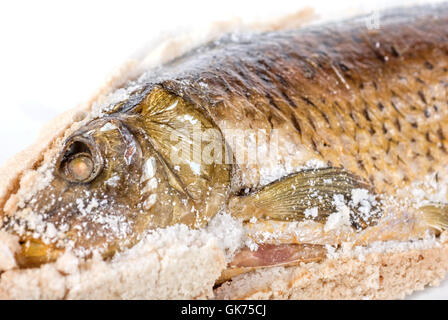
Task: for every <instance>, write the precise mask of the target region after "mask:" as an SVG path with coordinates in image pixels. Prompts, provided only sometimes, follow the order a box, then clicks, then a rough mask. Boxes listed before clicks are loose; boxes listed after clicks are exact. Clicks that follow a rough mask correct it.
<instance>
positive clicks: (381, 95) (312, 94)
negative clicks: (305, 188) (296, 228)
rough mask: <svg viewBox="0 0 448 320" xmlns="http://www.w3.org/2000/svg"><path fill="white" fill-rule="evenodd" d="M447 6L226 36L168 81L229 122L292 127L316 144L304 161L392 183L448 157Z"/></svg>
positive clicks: (384, 185) (299, 137)
mask: <svg viewBox="0 0 448 320" xmlns="http://www.w3.org/2000/svg"><path fill="white" fill-rule="evenodd" d="M447 16H448V14H447V8H446V5H444V6H441V7H438V8H437V9H424V12H423V13H422V12H417V10H413V9H409V12H406V13H405V14H400V15H397V13H396V12H395V13H394V12H392V13H388V14H385V15H384V16H381V29H380V30H373V31H372V30H368V29H367V28H366V26H365V22H364V20H362V19H355V20H354V21H347V22H345V23H337V24H331V25H329V26H327V27H325V28H322V27H321V26H319V27H311V28H305V29H301V30H297V31H284V32H275V33H266V34H261V35H254V36H253V38H251V40H250V42H247V41H245V40H243V41H241V42H238V41H236V42H229V43H223V44H221V43H220V44H219V45H216V46H212V47H211V48H209V49H208V50H207V49H205V50H204V49H203V50H201V51H200V52H199V53H197V54H189V55H187V56H185V57H181V58H179V59H176V61H175V62H173V63H172V67H173V68H176V70H177V73H178V74H179V75H181V76H180V78H179V80H167V81H165V82H163V83H162V85H163V86H164V87H165V88H167V89H169V90H171V91H173V92H175V93H176V94H179V95H182V96H184V97H188V98H190V99H192V100H193V101H195V102H196V103H197V104H199V105H201V106H203V107H205V108H207V111H208V112H209V113H210V115H211V116H212V118H213V119H214V120H215V121H216V122H217V123H218V124H220V125H221V126H226V127H227V128H229V127H230V128H259V129H260V128H265V129H267V130H269V129H278V130H280V131H281V132H282V134H283V132H285V136H286V132H288V133H289V134H288V138H291V139H289V141H288V143H291V144H293V145H297V146H301V147H305V148H306V149H307V151H309V154H310V155H308V156H307V157H304V159H303V161H300V159H299V160H298V159H293V160H294V161H295V162H297V165H299V166H300V165H301V164H303V163H304V162H305V161H306V160H307V159H308V158H309V157H315V158H318V159H323V160H325V161H330V162H331V164H332V165H334V166H342V167H344V168H346V169H348V170H350V171H351V172H354V173H356V174H359V175H360V176H362V177H364V178H366V179H370V180H371V181H372V182H373V183H374V184H375V186H376V188H377V189H378V190H379V191H380V192H389V193H390V192H393V191H394V189H395V188H396V187H400V186H403V185H406V184H408V183H409V182H411V181H412V180H413V179H415V177H416V176H420V175H422V174H424V173H430V172H434V171H437V169H438V168H441V167H442V166H445V165H446V164H447V163H446V160H445V159H446V156H447V150H446V143H447V141H446V136H447V130H448V129H447V127H448V126H447V124H448V111H447V110H448V107H447V90H446V83H447V81H448V72H447V68H448V17H447ZM186 60H189V61H188V62H186ZM191 60H193V61H196V62H197V63H193V62H192V61H191ZM184 65H185V66H187V68H184V69H183V68H182V67H183V66H184ZM190 66H191V69H190V68H189V67H190ZM168 68H170V66H169V65H168ZM185 79H186V80H188V82H189V83H190V84H191V85H190V86H185V85H184V82H183V81H184V80H185ZM198 81H201V82H202V83H205V84H206V85H207V86H206V87H205V88H200V89H199V88H197V87H196V85H195V84H196V83H197V82H198ZM198 91H200V92H198ZM434 106H437V108H436V109H435V108H434ZM428 110H431V112H429V111H428ZM242 115H244V117H242ZM291 131H293V132H295V134H294V136H292V135H291ZM285 156H287V155H285ZM242 167H243V168H244V164H243V165H242ZM255 167H256V166H255ZM243 170H244V169H243ZM245 184H246V185H250V186H253V185H257V181H256V180H255V181H245Z"/></svg>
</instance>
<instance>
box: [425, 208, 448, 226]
mask: <svg viewBox="0 0 448 320" xmlns="http://www.w3.org/2000/svg"><path fill="white" fill-rule="evenodd" d="M420 210H421V211H422V212H423V217H424V219H425V221H426V223H427V224H428V225H429V226H431V227H433V228H434V229H437V230H439V231H444V230H448V203H441V202H433V203H430V204H428V205H425V206H423V207H420Z"/></svg>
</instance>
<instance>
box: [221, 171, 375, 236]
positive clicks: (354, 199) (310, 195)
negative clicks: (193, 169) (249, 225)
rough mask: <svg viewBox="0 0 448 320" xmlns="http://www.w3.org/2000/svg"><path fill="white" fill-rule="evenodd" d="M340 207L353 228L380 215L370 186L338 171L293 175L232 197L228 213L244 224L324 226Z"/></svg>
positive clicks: (369, 222)
mask: <svg viewBox="0 0 448 320" xmlns="http://www.w3.org/2000/svg"><path fill="white" fill-rule="evenodd" d="M344 204H345V205H346V208H348V209H349V211H350V222H351V224H352V225H353V226H355V227H356V228H366V227H367V226H369V225H372V224H374V223H375V222H376V220H377V219H378V218H379V216H380V213H381V209H380V208H379V202H378V201H377V199H376V195H374V193H373V188H372V186H371V185H370V184H369V183H368V182H366V181H365V180H363V179H362V178H361V177H359V176H355V175H353V174H351V173H349V172H347V171H345V170H344V169H341V168H321V169H312V170H304V171H301V172H298V173H295V174H293V175H290V176H288V177H286V178H283V179H280V180H277V181H275V182H273V183H271V184H269V185H267V186H265V187H263V188H262V189H260V190H258V191H255V192H252V193H250V194H248V195H243V196H235V197H233V198H232V199H231V200H230V204H229V209H230V212H231V214H232V215H234V216H236V217H239V218H243V220H245V221H247V220H250V219H251V218H252V217H256V218H261V219H274V220H295V221H301V220H304V219H307V218H309V219H313V220H315V221H318V222H322V223H325V222H326V220H327V217H328V216H329V215H330V214H331V213H333V212H336V211H337V210H340V209H341V205H344Z"/></svg>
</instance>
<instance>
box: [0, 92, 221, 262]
mask: <svg viewBox="0 0 448 320" xmlns="http://www.w3.org/2000/svg"><path fill="white" fill-rule="evenodd" d="M173 99H175V100H176V99H178V98H177V97H174V96H172V97H171V98H170V99H162V100H160V99H158V100H157V99H156V100H154V99H152V100H151V99H146V100H145V101H143V102H142V103H144V104H147V105H145V108H142V107H140V108H137V109H136V110H137V111H135V112H128V113H114V114H111V115H107V116H104V117H102V118H99V119H96V120H92V121H91V122H90V123H88V124H87V125H85V126H84V127H83V128H81V129H79V130H78V131H76V132H74V133H73V134H72V135H71V136H70V137H68V138H67V139H66V140H65V142H64V143H63V145H62V147H61V150H60V152H59V154H58V156H57V159H56V161H55V166H54V168H53V169H52V170H53V174H52V176H53V178H52V180H51V182H49V184H48V185H47V186H45V188H42V189H41V190H40V191H38V192H36V193H35V194H34V195H33V196H32V197H31V198H30V199H29V200H27V201H26V203H25V204H24V205H23V206H22V208H21V210H19V212H18V214H15V215H14V216H10V217H6V220H5V219H4V225H3V228H6V229H7V230H8V231H12V232H14V233H16V234H18V235H19V236H20V239H21V245H22V250H21V252H20V253H19V254H18V255H17V257H16V260H17V261H18V263H19V265H21V266H24V267H28V266H38V265H40V264H42V263H46V262H49V261H54V260H55V259H57V257H59V256H60V255H61V253H62V252H64V251H65V250H66V249H68V248H69V249H71V250H73V251H75V252H76V253H77V254H78V255H81V256H85V257H89V256H91V255H92V254H95V253H96V252H98V253H99V254H101V255H102V256H103V257H106V258H107V257H111V256H113V255H114V254H115V253H116V252H117V251H120V250H122V249H124V248H128V247H131V246H133V245H134V244H135V243H136V242H138V241H139V240H141V239H142V237H144V235H145V234H147V231H150V230H154V229H156V228H159V227H166V226H170V225H173V224H176V223H183V224H186V225H187V226H189V227H193V228H194V227H200V226H203V225H204V224H206V223H207V222H208V221H209V219H210V218H211V217H212V216H213V215H214V214H216V213H217V212H218V210H219V209H220V207H222V205H223V203H224V201H225V199H226V197H227V195H228V192H229V185H230V170H229V168H230V165H227V164H214V163H212V164H199V165H198V167H194V166H193V167H192V163H191V162H188V161H187V162H186V163H179V164H178V165H176V163H174V162H173V160H172V159H170V157H169V152H168V151H170V150H171V149H176V145H178V144H179V143H181V144H182V145H185V143H186V144H187V145H189V144H191V143H192V141H186V140H188V139H189V137H188V136H187V135H182V137H181V138H182V139H180V142H179V141H171V140H172V139H168V138H167V137H168V135H167V134H164V135H161V136H158V135H157V134H156V132H160V131H163V128H158V127H157V128H156V127H155V126H157V125H159V124H160V121H159V120H160V119H159V120H154V119H153V121H150V118H151V115H150V114H147V113H144V112H143V109H145V110H146V111H147V110H148V108H152V107H154V106H153V104H154V103H157V104H159V107H160V104H163V103H164V101H165V100H166V101H165V102H167V101H168V102H169V104H170V105H169V106H168V107H170V106H172V105H173ZM179 99H180V98H179ZM176 106H179V108H178V109H177V112H180V113H182V112H187V113H188V116H187V118H188V119H191V118H194V119H196V118H197V119H199V120H198V121H205V122H207V121H208V120H207V119H205V118H203V117H202V115H201V114H200V113H198V112H196V111H195V110H193V109H191V108H187V109H188V111H185V110H184V109H183V108H182V101H181V100H179V101H178V103H176ZM170 110H173V109H170ZM157 114H160V112H157ZM183 117H185V114H183V115H182V114H181V115H179V119H183ZM195 117H196V118H195ZM170 119H172V118H171V117H170ZM170 121H171V122H172V120H170ZM207 123H208V124H210V123H209V122H207ZM191 139H193V138H191ZM192 168H193V169H192Z"/></svg>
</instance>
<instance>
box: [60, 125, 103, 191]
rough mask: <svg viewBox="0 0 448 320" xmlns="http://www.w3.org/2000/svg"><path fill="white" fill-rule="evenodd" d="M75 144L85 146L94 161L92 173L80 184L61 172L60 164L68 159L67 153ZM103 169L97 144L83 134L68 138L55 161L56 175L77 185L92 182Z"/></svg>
mask: <svg viewBox="0 0 448 320" xmlns="http://www.w3.org/2000/svg"><path fill="white" fill-rule="evenodd" d="M76 142H79V143H82V144H84V145H86V146H87V148H88V150H89V153H90V155H91V156H92V159H93V161H94V167H93V171H92V173H91V174H90V176H89V177H88V178H87V179H85V180H83V181H81V182H80V181H73V180H71V179H70V178H69V177H67V176H66V175H65V174H63V173H62V172H61V171H62V170H61V164H62V163H63V162H64V161H65V160H67V158H68V157H69V156H68V155H67V153H69V149H70V147H71V146H72V145H73V144H74V143H76ZM103 168H104V159H103V157H102V155H101V151H100V149H99V146H98V144H97V143H96V142H95V140H94V139H93V138H92V137H86V136H85V135H84V134H83V133H79V134H76V135H74V136H72V137H70V138H69V139H67V140H66V141H65V143H64V146H63V148H62V152H61V153H60V155H59V157H58V159H57V160H56V174H57V175H58V176H59V177H60V178H62V179H64V180H67V181H70V182H73V183H78V184H79V183H81V184H85V183H89V182H91V181H92V180H94V179H95V178H96V177H98V176H99V174H100V173H101V172H102V171H103Z"/></svg>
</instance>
